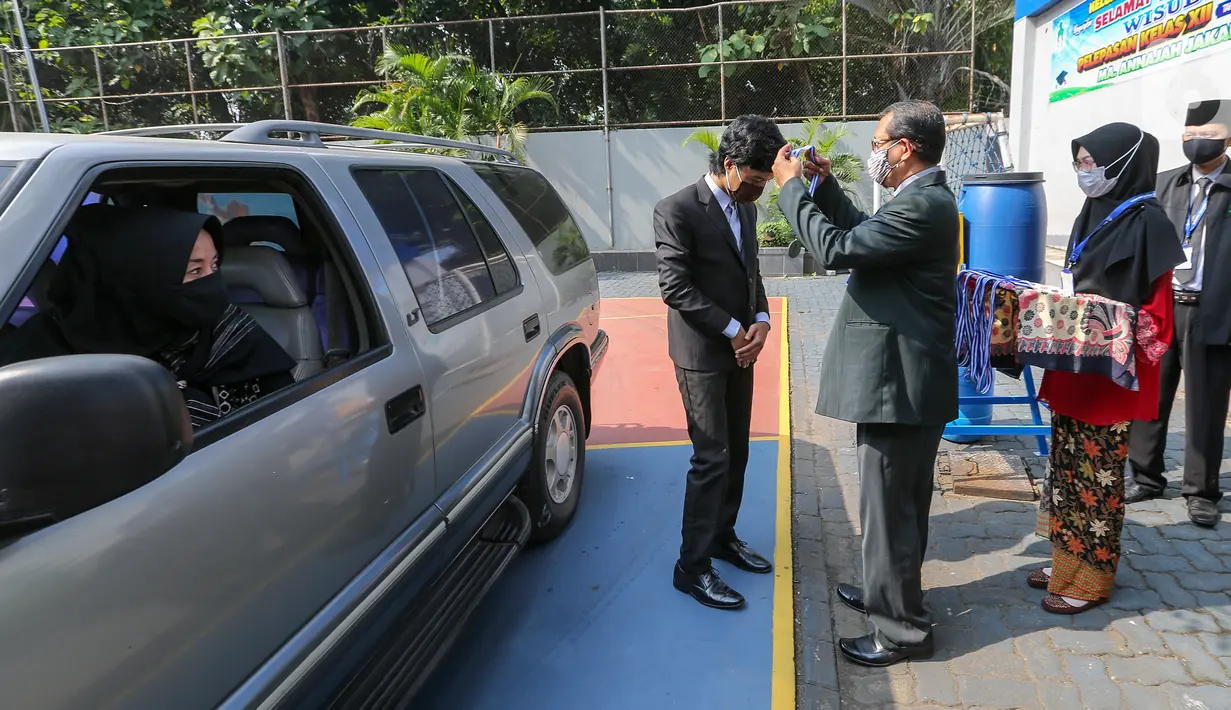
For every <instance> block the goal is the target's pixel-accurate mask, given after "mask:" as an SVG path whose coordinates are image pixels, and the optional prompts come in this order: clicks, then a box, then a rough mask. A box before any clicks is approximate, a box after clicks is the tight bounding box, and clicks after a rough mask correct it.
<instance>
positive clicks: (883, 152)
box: [868, 139, 902, 187]
mask: <svg viewBox="0 0 1231 710" xmlns="http://www.w3.org/2000/svg"><path fill="white" fill-rule="evenodd" d="M901 142H902V140H901V139H898V140H896V141H894V142H892V143H890V144H889V145H887V146H885V147H884V148H882V149H880V150H874V151H872V154H871V155H869V156H868V177H870V178H872V180H873V181H874V182H875V183H876V184H877V185H880V186H882V187H883V186H884V185H885V179H886V178H888V177H889V173H891V172H893V171H894V169H895V168H897V167H898V165H901V164H902V161H898V163H897V165H890V164H889V149H890V148H892V147H894V146H895V145H897V144H898V143H901Z"/></svg>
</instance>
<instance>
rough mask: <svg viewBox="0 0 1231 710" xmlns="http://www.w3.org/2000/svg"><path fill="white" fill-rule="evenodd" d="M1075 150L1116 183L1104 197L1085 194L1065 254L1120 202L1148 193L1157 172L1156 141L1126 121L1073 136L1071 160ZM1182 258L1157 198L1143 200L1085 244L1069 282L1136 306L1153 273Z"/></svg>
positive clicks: (1144, 296) (1149, 286) (1146, 293)
mask: <svg viewBox="0 0 1231 710" xmlns="http://www.w3.org/2000/svg"><path fill="white" fill-rule="evenodd" d="M1138 142H1140V145H1137V144H1138ZM1134 146H1137V148H1136V151H1134V150H1133V148H1134ZM1081 148H1085V149H1086V151H1087V152H1089V153H1090V156H1091V157H1092V158H1094V162H1095V164H1096V165H1098V166H1101V167H1105V168H1106V177H1107V178H1108V179H1111V178H1115V179H1116V183H1115V185H1114V186H1113V187H1112V189H1111V190H1110V191H1108V193H1107V194H1106V195H1103V196H1102V197H1090V198H1086V203H1085V204H1084V205H1083V206H1082V208H1081V213H1080V214H1078V215H1077V221H1075V222H1074V223H1073V233H1072V234H1071V235H1070V237H1069V245H1068V251H1067V253H1066V256H1067V255H1071V254H1072V253H1073V247H1074V246H1075V245H1077V244H1079V243H1080V242H1081V240H1083V239H1085V238H1086V237H1087V236H1089V235H1090V234H1091V232H1093V231H1094V229H1095V228H1096V227H1097V226H1098V225H1099V223H1101V222H1102V221H1103V220H1104V219H1105V218H1106V217H1107V216H1109V215H1110V214H1111V213H1112V211H1113V210H1115V209H1116V207H1118V206H1119V205H1120V204H1121V203H1123V202H1124V201H1125V200H1128V199H1129V198H1131V197H1134V196H1136V195H1141V194H1144V193H1147V192H1154V188H1155V184H1156V183H1157V176H1158V139H1157V138H1155V137H1154V136H1152V135H1150V134H1149V133H1145V132H1143V131H1142V130H1141V129H1140V128H1138V127H1137V126H1134V125H1132V124H1129V123H1110V124H1108V125H1106V126H1103V127H1102V128H1099V129H1097V130H1095V131H1094V132H1092V133H1089V134H1087V135H1084V136H1082V137H1081V138H1078V139H1076V140H1074V141H1073V145H1072V150H1073V159H1074V160H1076V159H1077V151H1078V150H1079V149H1081ZM1130 153H1132V155H1131V156H1130V155H1129V154H1130ZM1183 261H1184V252H1183V250H1182V249H1181V248H1180V243H1179V241H1178V240H1176V238H1175V227H1174V226H1173V225H1172V224H1171V220H1170V219H1169V218H1168V217H1167V213H1166V212H1164V211H1163V208H1162V205H1160V204H1159V203H1158V200H1156V199H1149V200H1145V201H1143V202H1140V203H1137V204H1136V205H1134V206H1133V207H1132V208H1130V209H1129V210H1128V211H1126V212H1125V213H1124V214H1122V215H1121V216H1120V217H1119V218H1117V219H1116V220H1115V221H1114V222H1112V223H1111V224H1108V225H1107V226H1105V227H1103V228H1102V229H1100V230H1099V231H1098V232H1097V233H1095V234H1094V236H1093V238H1091V239H1090V241H1089V242H1087V243H1086V246H1085V248H1084V249H1083V251H1082V253H1081V257H1080V258H1079V259H1078V260H1077V263H1076V264H1074V265H1073V266H1072V272H1073V285H1074V289H1075V290H1076V291H1078V292H1079V293H1093V294H1096V295H1099V296H1103V297H1106V298H1110V299H1113V300H1116V301H1121V302H1123V303H1127V304H1129V305H1131V306H1134V307H1140V306H1141V304H1142V303H1144V302H1145V301H1147V300H1149V296H1150V292H1151V290H1152V287H1153V284H1154V282H1155V281H1156V280H1157V279H1158V277H1160V276H1162V275H1164V274H1166V273H1167V272H1168V271H1170V270H1171V269H1172V268H1173V267H1175V265H1176V264H1179V263H1181V262H1183Z"/></svg>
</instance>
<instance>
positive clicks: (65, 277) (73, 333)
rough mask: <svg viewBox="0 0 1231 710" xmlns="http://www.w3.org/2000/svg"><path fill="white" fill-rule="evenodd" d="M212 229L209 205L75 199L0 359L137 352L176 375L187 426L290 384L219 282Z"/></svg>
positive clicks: (281, 354) (287, 366)
mask: <svg viewBox="0 0 1231 710" xmlns="http://www.w3.org/2000/svg"><path fill="white" fill-rule="evenodd" d="M221 235H222V224H221V223H220V222H219V221H218V220H217V218H215V217H212V216H209V215H201V214H196V213H193V212H182V211H178V210H170V209H164V208H159V207H138V208H121V207H114V206H110V205H88V206H86V207H83V208H82V209H81V210H80V211H79V212H78V214H77V215H76V216H75V217H74V219H73V221H72V223H71V224H70V226H69V230H68V249H67V250H66V251H65V253H64V258H63V259H62V260H61V262H60V266H59V268H58V270H57V271H56V275H55V278H54V279H53V280H52V283H51V286H50V289H49V291H48V297H49V299H50V300H51V302H52V304H53V306H52V307H51V308H50V309H48V310H47V311H45V312H42V313H39V314H37V315H35V316H33V317H31V318H30V320H29V321H27V322H26V324H25V325H23V326H22V327H21V329H20V330H19V331H18V332H17V333H15V334H14V336H13V337H12V339H11V341H10V343H9V346H8V347H7V348H6V349H5V352H2V353H0V365H8V364H11V363H15V362H21V361H24V360H33V359H36V358H43V357H52V356H56V355H74V354H91V353H97V354H101V353H109V354H124V355H139V356H142V357H147V358H150V359H152V360H155V361H157V362H159V363H161V364H162V365H163V366H165V367H166V368H167V369H168V370H170V371H171V373H172V374H173V375H174V376H175V378H176V380H178V382H179V386H180V389H181V390H182V391H183V393H184V400H185V402H186V403H187V405H188V412H189V415H190V416H191V418H192V424H193V426H194V427H200V426H204V425H205V424H208V423H209V422H212V421H214V420H216V419H218V418H220V417H224V416H226V415H228V414H230V413H231V412H233V411H234V410H235V409H237V408H239V407H241V406H243V405H245V404H249V403H251V402H254V401H256V400H257V399H259V398H261V397H263V396H265V395H268V394H269V393H271V392H274V391H276V390H279V389H281V388H283V387H286V386H288V385H290V384H293V383H294V378H293V377H292V375H291V371H292V369H293V368H294V366H295V362H294V360H292V359H291V357H290V356H289V355H287V354H286V351H284V350H283V349H282V347H281V346H280V345H278V343H277V342H276V341H274V339H273V338H272V337H270V336H269V334H268V333H266V332H265V331H264V330H263V329H262V328H261V327H260V326H259V325H257V323H256V321H254V320H253V319H252V317H251V316H250V315H248V314H247V313H246V312H245V311H244V310H243V309H241V308H239V307H238V306H236V305H234V304H232V303H231V302H230V299H229V297H228V296H227V293H226V290H225V289H224V288H223V284H222V275H221V274H219V273H218V267H219V263H220V261H221V257H222V255H221V253H220V247H221V245H222V239H221Z"/></svg>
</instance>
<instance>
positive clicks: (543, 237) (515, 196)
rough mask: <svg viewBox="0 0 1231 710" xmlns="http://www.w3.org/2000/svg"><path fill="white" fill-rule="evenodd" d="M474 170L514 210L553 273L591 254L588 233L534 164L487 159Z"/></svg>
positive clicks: (579, 261)
mask: <svg viewBox="0 0 1231 710" xmlns="http://www.w3.org/2000/svg"><path fill="white" fill-rule="evenodd" d="M473 167H474V171H475V172H476V173H477V174H478V175H479V177H480V178H482V179H483V182H485V183H487V186H488V187H490V188H491V189H492V192H495V193H496V197H499V198H500V201H501V202H503V203H504V206H505V207H507V208H508V209H509V211H510V212H512V213H513V217H514V218H515V219H517V222H518V224H520V225H521V228H522V229H524V230H525V232H526V235H527V236H529V237H530V241H531V242H534V247H535V248H536V249H538V251H539V255H541V256H542V257H543V261H544V262H546V263H547V268H548V270H549V271H551V273H553V274H562V273H564V272H565V271H568V270H569V269H571V268H573V267H574V266H577V265H578V264H580V263H582V262H584V261H586V260H587V259H589V258H590V249H589V247H588V246H586V239H585V235H583V234H582V233H581V228H580V227H578V226H577V222H576V220H574V219H573V215H572V214H570V213H569V211H568V207H566V206H565V205H564V201H563V200H561V199H560V195H559V193H557V192H556V189H555V188H554V187H552V186H551V183H549V182H547V178H545V177H543V176H542V175H541V174H539V173H538V172H536V171H534V170H531V169H530V168H520V167H512V166H508V165H492V164H490V163H484V164H479V165H475V166H473Z"/></svg>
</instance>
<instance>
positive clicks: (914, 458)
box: [855, 424, 945, 648]
mask: <svg viewBox="0 0 1231 710" xmlns="http://www.w3.org/2000/svg"><path fill="white" fill-rule="evenodd" d="M944 430H945V428H944V426H943V425H939V426H913V425H909V424H858V425H857V426H856V427H855V439H856V443H857V444H858V446H859V518H860V525H861V527H862V529H863V598H864V605H865V606H866V607H867V609H868V618H869V619H870V620H871V621H872V625H873V627H875V629H876V635H877V638H878V639H879V640H880V642H881V644H882V645H884V646H885V647H886V648H899V647H902V646H915V645H918V644H921V643H924V642H925V641H927V639H928V637H929V636H931V635H932V617H931V614H930V613H929V612H928V610H927V608H926V607H924V606H923V555H924V552H925V551H926V550H927V546H928V515H929V514H930V513H931V509H932V490H933V488H934V484H933V481H934V474H933V472H934V470H935V466H936V450H937V449H938V448H940V436H941V434H943V433H944Z"/></svg>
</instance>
